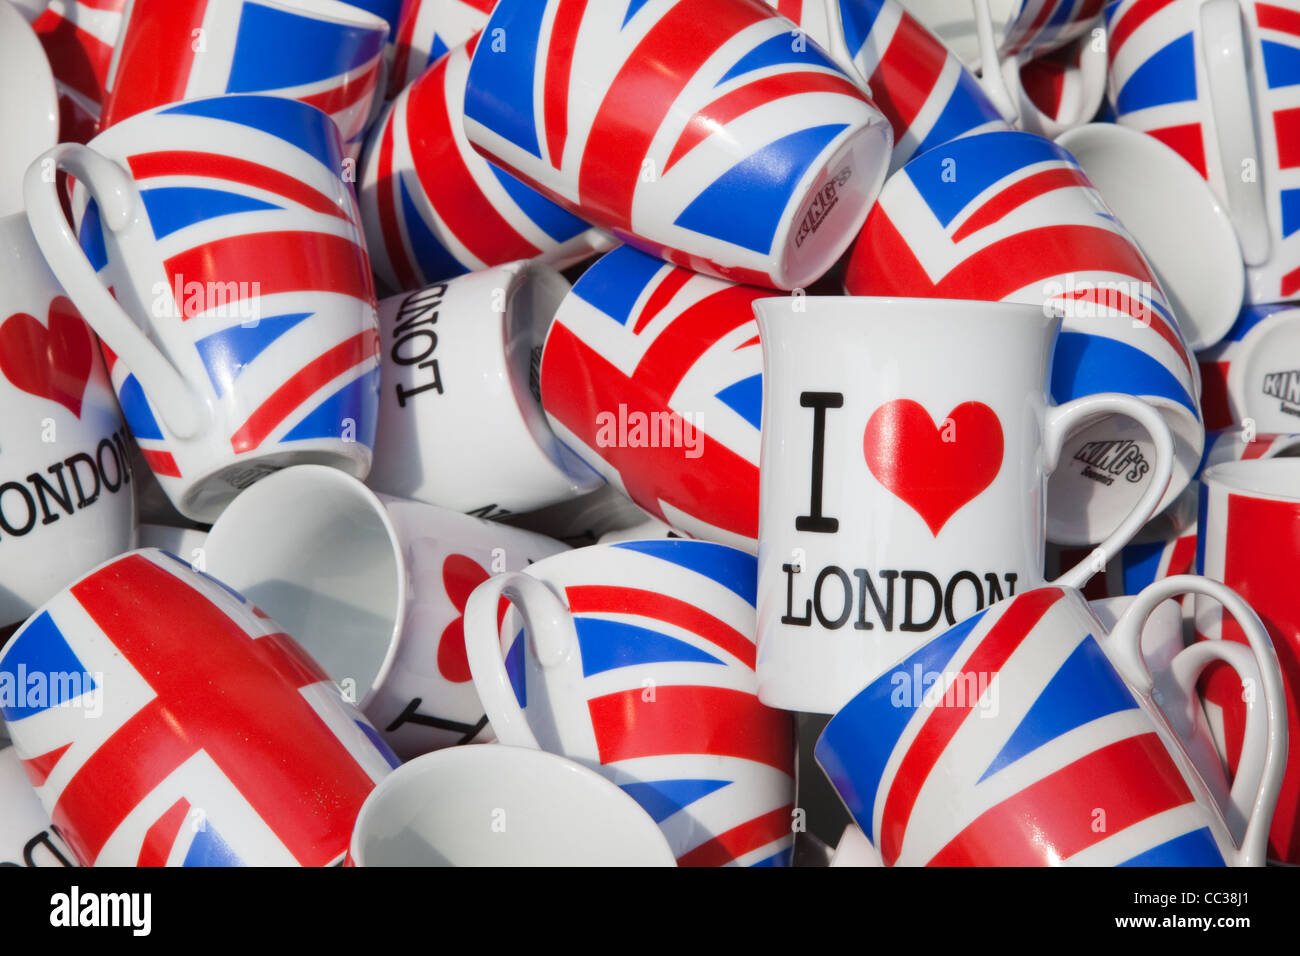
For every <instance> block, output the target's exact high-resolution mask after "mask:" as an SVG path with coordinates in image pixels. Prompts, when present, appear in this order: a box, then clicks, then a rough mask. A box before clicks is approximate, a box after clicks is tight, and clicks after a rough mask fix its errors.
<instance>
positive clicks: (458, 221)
mask: <svg viewBox="0 0 1300 956" xmlns="http://www.w3.org/2000/svg"><path fill="white" fill-rule="evenodd" d="M474 43H475V40H474V39H471V40H470V42H469V45H468V46H461V47H457V48H456V49H455V50H453V51H452V52H451V53H449V54H447V55H445V56H444V57H443V58H442V59H441V60H439V61H438V62H437V63H436V64H435V65H434V66H433V67H432V68H431V69H430V70H429V71H428V72H426V73H425V74H424V75H423V76H422V77H420V79H419V80H418V81H416V82H415V83H413V84H411V85H410V86H409V87H407V88H406V89H405V90H404V91H403V92H402V94H401V95H400V96H398V98H397V99H396V100H395V101H394V102H393V105H392V106H391V107H390V108H389V110H388V112H387V114H385V116H384V118H383V119H382V121H381V122H380V123H379V125H378V127H377V128H376V129H375V131H374V133H372V134H371V138H370V142H369V145H368V146H367V152H366V156H365V159H364V162H363V164H362V171H361V213H362V220H363V221H364V223H365V227H366V239H367V242H368V245H369V249H370V254H371V256H372V261H373V262H374V267H375V271H376V274H377V275H378V277H379V280H380V282H381V283H383V284H384V285H386V286H388V287H389V288H390V289H392V290H396V291H412V290H415V289H421V288H424V287H425V286H426V285H430V284H432V283H434V282H440V281H442V280H443V279H450V278H452V277H453V276H458V275H461V274H463V273H466V272H473V271H476V270H478V269H486V268H488V267H489V266H496V265H501V264H503V263H506V262H514V261H516V260H519V259H532V258H534V257H536V256H538V255H541V254H542V253H544V252H549V251H550V250H552V249H554V248H555V247H556V246H558V245H559V244H560V243H562V242H565V241H567V240H569V239H572V238H574V237H575V236H578V235H580V234H581V233H583V232H584V231H586V230H587V229H588V228H589V226H588V225H587V223H585V222H583V221H582V220H581V219H578V218H577V217H576V216H572V215H570V214H569V213H568V212H566V211H565V210H563V209H561V208H560V207H559V206H557V205H555V204H554V203H552V202H551V201H550V200H549V199H546V198H544V197H543V196H541V195H539V194H538V193H537V192H535V191H534V190H533V189H532V188H530V187H529V186H526V185H524V184H523V183H521V182H520V181H519V180H517V179H515V178H514V177H513V176H511V175H509V174H508V173H505V172H503V171H502V170H501V169H500V168H498V167H497V166H495V165H493V164H492V163H490V162H488V161H487V160H486V159H484V158H483V157H482V156H480V155H479V154H478V153H476V152H475V151H474V148H473V147H472V146H471V145H470V143H469V140H468V139H467V138H466V136H465V130H464V124H463V122H462V120H463V114H462V112H461V103H462V100H463V99H464V95H465V78H466V76H467V74H468V72H469V58H470V56H471V54H472V51H473V44H474Z"/></svg>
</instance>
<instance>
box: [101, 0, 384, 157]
mask: <svg viewBox="0 0 1300 956" xmlns="http://www.w3.org/2000/svg"><path fill="white" fill-rule="evenodd" d="M388 30H389V26H388V24H387V23H386V22H385V21H384V20H382V19H381V18H379V17H378V16H375V15H374V14H373V13H369V12H367V11H365V10H363V9H361V8H360V7H358V6H355V5H353V4H349V3H340V2H337V0H130V2H129V3H128V4H127V6H126V9H125V12H124V16H123V24H122V32H121V34H120V36H119V38H118V42H117V52H116V55H115V57H114V59H113V68H112V70H111V71H110V73H109V76H108V89H109V92H108V96H107V97H106V99H105V101H104V113H103V118H102V119H101V121H100V129H101V130H104V129H108V128H109V127H110V126H113V125H114V124H115V123H120V122H121V121H122V120H124V119H126V118H128V117H130V116H135V115H136V114H137V113H143V112H145V111H146V110H151V109H153V108H154V107H157V106H162V105H164V104H166V103H176V102H179V101H181V100H193V99H201V98H204V97H210V96H220V95H221V94H223V93H260V94H264V95H271V96H286V97H289V98H291V99H295V100H298V101H299V102H302V103H306V104H308V105H310V106H315V107H317V108H318V109H320V110H321V111H322V112H324V113H327V114H328V115H329V117H330V119H332V120H334V122H335V123H337V124H338V127H339V131H340V133H341V134H342V136H343V142H344V146H345V149H347V150H348V152H349V154H350V155H351V156H352V157H353V158H354V159H355V157H356V156H357V155H358V153H359V152H360V149H361V139H362V137H363V135H364V133H365V128H366V123H367V121H368V120H369V118H370V114H371V103H372V101H373V100H374V98H375V95H376V91H377V86H378V84H379V79H380V73H381V68H382V65H383V64H382V57H381V54H382V52H383V48H384V40H385V38H386V37H387V36H388Z"/></svg>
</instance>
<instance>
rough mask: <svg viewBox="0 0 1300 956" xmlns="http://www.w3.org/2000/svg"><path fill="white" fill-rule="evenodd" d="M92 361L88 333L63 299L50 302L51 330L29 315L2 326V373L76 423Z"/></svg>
mask: <svg viewBox="0 0 1300 956" xmlns="http://www.w3.org/2000/svg"><path fill="white" fill-rule="evenodd" d="M93 357H94V344H93V342H92V340H91V336H90V330H89V329H88V328H86V323H85V322H84V321H83V320H82V318H81V314H80V313H79V312H77V309H76V307H75V306H74V305H73V304H72V302H71V301H70V300H69V299H67V298H66V297H65V296H58V297H57V298H55V299H54V301H52V302H51V303H50V324H49V328H46V327H45V326H44V325H41V323H40V321H39V320H38V319H37V318H36V317H35V316H32V315H28V314H27V313H26V312H16V313H14V314H13V315H11V316H9V318H7V319H5V321H4V322H3V323H2V324H0V372H3V373H4V375H5V377H6V378H8V379H9V381H11V382H13V384H14V385H15V386H16V387H17V388H20V389H22V390H23V391H24V392H27V393H29V394H31V395H37V396H39V397H41V398H48V399H50V400H51V401H55V402H58V403H59V404H60V405H62V406H63V407H64V408H66V409H68V411H70V412H72V414H74V415H76V416H77V417H78V418H80V417H81V398H82V396H83V395H84V394H85V392H86V381H87V380H88V379H89V378H90V368H91V364H92V362H93Z"/></svg>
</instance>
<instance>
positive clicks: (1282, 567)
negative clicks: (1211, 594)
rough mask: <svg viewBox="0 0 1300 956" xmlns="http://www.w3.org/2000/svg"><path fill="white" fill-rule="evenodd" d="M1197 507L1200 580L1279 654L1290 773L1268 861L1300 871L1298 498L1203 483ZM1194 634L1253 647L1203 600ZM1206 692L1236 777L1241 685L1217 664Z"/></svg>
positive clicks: (1242, 725) (1209, 713)
mask: <svg viewBox="0 0 1300 956" xmlns="http://www.w3.org/2000/svg"><path fill="white" fill-rule="evenodd" d="M1265 467H1266V466H1265ZM1199 506H1200V513H1199V516H1198V520H1197V546H1196V573H1197V574H1201V575H1204V576H1205V577H1207V578H1212V579H1213V580H1215V581H1222V582H1223V583H1224V584H1226V585H1227V586H1228V587H1230V588H1232V589H1233V590H1234V591H1236V592H1237V593H1238V594H1240V595H1241V597H1242V598H1243V599H1244V600H1245V601H1246V603H1247V604H1249V605H1250V607H1251V609H1252V610H1254V611H1255V612H1256V613H1257V614H1258V615H1259V617H1260V620H1261V621H1262V622H1263V623H1264V626H1265V627H1266V628H1267V629H1268V634H1269V637H1270V639H1271V640H1272V642H1273V646H1274V648H1275V649H1276V650H1277V654H1278V663H1279V665H1280V666H1281V670H1282V679H1283V684H1284V687H1285V689H1286V698H1287V700H1286V720H1287V762H1286V767H1287V769H1286V772H1285V774H1284V775H1283V778H1282V789H1281V792H1280V793H1279V794H1278V802H1277V808H1276V810H1275V812H1274V814H1273V823H1272V826H1271V827H1270V829H1269V844H1268V855H1269V858H1270V859H1274V860H1282V861H1284V862H1287V863H1292V864H1295V863H1300V771H1298V769H1297V768H1300V656H1297V653H1296V650H1297V638H1296V635H1297V634H1300V613H1297V604H1296V600H1295V593H1296V592H1295V566H1296V555H1297V549H1296V543H1295V536H1294V534H1292V533H1291V532H1290V529H1293V528H1295V527H1297V526H1298V525H1300V507H1298V506H1297V504H1296V502H1295V500H1294V498H1291V499H1290V500H1288V498H1282V497H1272V496H1267V497H1266V496H1264V495H1259V496H1256V495H1252V494H1248V493H1242V492H1240V491H1234V490H1233V489H1232V488H1230V487H1229V486H1227V485H1225V484H1222V483H1220V482H1217V481H1213V480H1211V481H1202V482H1201V485H1200V501H1199ZM1282 529H1287V530H1285V531H1283V530H1282ZM1196 634H1197V636H1198V638H1200V639H1209V640H1228V641H1236V642H1237V643H1238V644H1245V645H1249V643H1250V642H1249V640H1248V638H1247V637H1246V633H1245V631H1243V630H1242V628H1241V625H1240V624H1239V623H1238V622H1237V620H1236V618H1234V617H1233V616H1232V615H1231V614H1227V613H1224V609H1223V607H1222V606H1221V605H1219V604H1218V602H1210V601H1204V600H1200V599H1198V600H1197V602H1196ZM1201 690H1202V692H1203V695H1204V697H1205V712H1206V717H1207V718H1208V719H1209V722H1210V725H1211V727H1212V728H1213V730H1214V733H1215V737H1216V744H1217V745H1218V747H1219V751H1220V754H1221V755H1222V756H1223V757H1224V759H1225V762H1226V764H1227V767H1228V771H1229V773H1230V774H1235V773H1236V772H1237V769H1238V766H1239V764H1240V762H1241V758H1242V747H1243V745H1244V742H1245V732H1246V706H1245V703H1244V702H1243V701H1244V699H1245V698H1244V697H1243V693H1244V691H1243V688H1242V683H1241V679H1240V677H1239V676H1238V674H1237V673H1236V672H1235V671H1233V670H1232V669H1231V668H1229V667H1227V666H1226V665H1221V664H1215V665H1214V666H1213V667H1212V668H1211V669H1210V670H1209V671H1207V673H1206V674H1205V676H1204V677H1203V678H1202V680H1201ZM1252 690H1254V691H1255V692H1258V689H1257V688H1252Z"/></svg>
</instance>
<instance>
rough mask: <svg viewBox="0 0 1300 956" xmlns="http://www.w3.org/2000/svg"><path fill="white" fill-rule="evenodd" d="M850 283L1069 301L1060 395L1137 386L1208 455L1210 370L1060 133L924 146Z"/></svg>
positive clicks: (886, 290) (894, 179) (1055, 380)
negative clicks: (1204, 397) (1204, 422)
mask: <svg viewBox="0 0 1300 956" xmlns="http://www.w3.org/2000/svg"><path fill="white" fill-rule="evenodd" d="M845 286H846V288H847V289H848V291H849V293H850V294H852V295H879V296H915V297H919V298H964V299H988V300H992V301H1006V302H1026V303H1030V304H1033V305H1042V306H1044V307H1045V308H1053V307H1055V308H1058V309H1059V310H1060V311H1061V312H1063V314H1064V316H1065V318H1064V321H1063V323H1062V328H1061V334H1060V336H1059V337H1058V339H1057V344H1056V351H1055V357H1054V360H1053V364H1052V379H1051V394H1052V398H1053V399H1054V400H1055V401H1056V402H1058V403H1061V404H1063V403H1065V402H1067V401H1070V400H1071V399H1075V398H1080V397H1083V396H1086V395H1095V394H1097V393H1099V392H1121V393H1126V394H1129V395H1136V396H1139V397H1141V398H1144V399H1146V400H1147V401H1149V402H1150V403H1151V404H1153V405H1155V406H1156V407H1157V408H1159V409H1161V411H1162V412H1163V413H1164V414H1165V415H1166V416H1167V417H1168V418H1169V420H1170V422H1169V423H1170V427H1171V429H1172V430H1173V431H1174V433H1175V434H1176V435H1178V436H1180V438H1181V439H1182V441H1183V442H1186V443H1187V444H1189V445H1190V446H1191V452H1190V453H1191V455H1192V463H1194V462H1195V460H1196V458H1197V457H1199V455H1200V452H1201V448H1202V442H1203V439H1204V436H1203V434H1202V430H1201V426H1200V405H1199V397H1200V392H1199V383H1198V376H1197V372H1196V369H1195V367H1194V365H1193V361H1192V353H1191V351H1190V350H1189V349H1188V346H1187V343H1186V341H1185V340H1184V339H1183V336H1182V333H1181V332H1180V331H1179V329H1178V325H1177V322H1176V321H1175V319H1174V316H1173V313H1172V311H1171V310H1170V307H1169V304H1168V302H1167V300H1166V298H1165V295H1164V292H1163V290H1162V289H1161V288H1160V284H1159V282H1158V281H1157V279H1156V277H1155V275H1154V274H1153V273H1152V271H1151V269H1150V267H1149V265H1148V264H1147V262H1146V260H1145V258H1143V256H1142V253H1141V252H1140V251H1139V249H1138V246H1137V244H1136V242H1135V241H1134V240H1133V238H1132V237H1131V236H1130V235H1129V233H1128V231H1127V230H1126V229H1125V228H1124V227H1123V226H1122V225H1121V224H1120V223H1119V222H1118V221H1117V220H1116V219H1115V216H1114V214H1113V213H1112V212H1111V211H1110V209H1109V208H1108V207H1107V206H1106V204H1105V201H1104V200H1103V199H1102V197H1101V195H1100V194H1099V193H1098V192H1097V190H1096V189H1095V188H1094V187H1093V185H1092V183H1091V182H1089V181H1088V178H1087V176H1086V175H1085V174H1084V172H1083V170H1082V169H1080V168H1079V165H1078V163H1076V162H1075V160H1074V158H1073V157H1072V156H1071V155H1070V154H1069V153H1068V152H1066V151H1065V150H1064V149H1062V148H1061V147H1060V146H1057V145H1056V144H1054V143H1052V142H1050V141H1049V140H1046V139H1043V138H1042V137H1039V136H1034V135H1033V134H1030V133H1021V132H991V133H981V134H977V135H973V136H965V137H962V138H961V139H957V140H954V141H953V142H951V143H949V144H948V145H947V146H945V147H943V148H941V149H935V150H931V151H930V152H928V153H925V154H923V155H921V156H918V157H917V158H916V159H914V160H913V161H912V162H911V163H909V164H908V165H907V166H906V167H905V168H904V169H902V170H900V171H899V172H897V173H895V174H894V175H893V176H891V177H890V179H889V181H888V182H887V183H886V184H885V188H884V189H883V190H882V191H881V194H880V198H879V200H878V201H877V203H876V206H875V208H874V209H873V210H872V211H871V214H870V216H869V217H868V218H867V222H866V225H865V226H864V227H863V230H862V235H861V236H860V237H859V239H858V242H857V245H856V246H855V247H854V249H853V252H852V255H851V257H850V259H849V267H848V271H847V273H846V276H845ZM1188 467H1189V468H1190V467H1191V465H1190V463H1189V465H1188Z"/></svg>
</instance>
